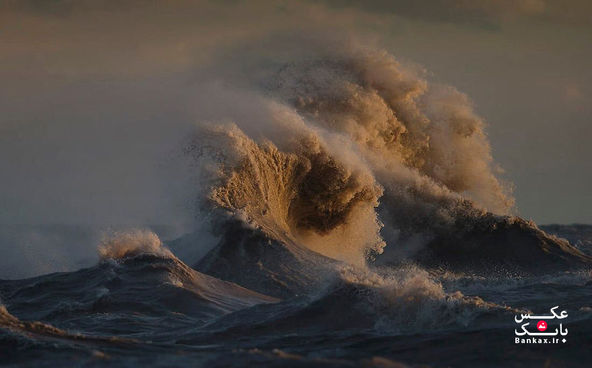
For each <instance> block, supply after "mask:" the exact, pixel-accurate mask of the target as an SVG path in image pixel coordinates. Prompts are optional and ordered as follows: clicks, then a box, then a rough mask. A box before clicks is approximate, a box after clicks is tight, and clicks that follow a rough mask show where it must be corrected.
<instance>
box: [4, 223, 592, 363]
mask: <svg viewBox="0 0 592 368" xmlns="http://www.w3.org/2000/svg"><path fill="white" fill-rule="evenodd" d="M583 236H584V235H583ZM584 237H585V236H584ZM570 240H572V239H570ZM580 240H581V244H584V243H585V240H586V239H583V238H582V239H580ZM572 242H573V240H572ZM173 243H174V242H173ZM171 246H172V248H173V249H174V244H171ZM228 247H229V245H228V244H226V245H225V244H221V246H219V247H217V248H215V249H214V250H212V251H211V252H210V253H209V254H208V255H207V256H206V258H205V259H203V260H202V261H201V262H198V263H196V264H195V265H192V266H193V267H189V266H188V265H186V264H185V263H183V262H182V261H181V260H180V259H178V258H177V257H176V256H174V255H172V254H170V253H168V252H161V251H149V250H146V249H141V250H137V249H136V250H132V251H130V252H127V253H124V254H121V255H119V256H117V257H115V256H112V257H103V258H102V259H101V260H100V261H98V263H97V264H96V265H95V266H92V267H90V268H84V269H81V270H78V271H75V272H63V273H53V274H48V275H43V276H38V277H34V278H29V279H22V280H4V281H0V300H1V302H2V307H1V308H2V309H0V356H1V357H2V359H1V361H0V365H2V366H15V367H16V366H47V367H56V366H69V367H71V366H109V367H112V366H114V367H117V366H122V367H128V366H130V367H131V366H134V367H135V366H162V367H171V366H203V367H227V366H237V367H239V366H273V367H275V366H277V367H285V366H328V367H331V366H346V367H347V366H364V367H366V366H373V367H404V366H429V367H473V366H479V367H482V366H483V367H500V366H503V367H525V366H527V367H531V366H532V367H588V366H590V358H592V353H591V352H590V349H591V348H592V335H591V334H590V331H592V273H591V272H590V270H589V269H588V268H587V267H585V266H579V267H573V268H567V269H565V268H563V269H557V268H549V269H548V270H537V272H532V273H531V274H528V273H524V272H514V271H511V270H508V269H506V268H498V269H497V270H496V271H491V270H488V271H487V272H469V271H466V270H463V271H462V272H461V271H457V270H454V269H443V268H441V267H428V266H426V265H419V264H417V263H415V262H407V263H404V264H402V263H400V264H389V265H381V266H370V267H369V268H367V269H366V268H364V269H361V268H356V267H353V266H348V265H344V264H340V263H338V262H334V261H330V260H328V259H325V258H324V257H322V256H320V255H318V254H316V253H313V252H311V251H308V250H303V249H297V248H293V247H290V246H287V245H285V244H278V243H273V242H269V241H267V243H266V242H265V241H264V240H263V239H261V238H257V237H255V238H253V239H251V240H250V242H243V243H242V244H241V245H240V246H237V245H236V244H235V248H233V249H232V250H229V249H228ZM535 266H536V265H535ZM200 271H201V272H200ZM206 273H208V274H210V275H212V276H208V275H206ZM223 280H230V281H223ZM241 280H243V281H244V282H242V283H241V282H237V281H241ZM232 281H234V283H233V282H232ZM238 284H241V285H240V286H239V285H238ZM555 306H559V309H558V311H566V313H567V314H568V317H566V318H565V319H562V320H561V321H558V320H554V321H553V320H552V321H550V322H549V326H550V329H549V330H553V329H554V328H555V327H557V325H558V323H559V322H561V323H562V327H563V328H567V329H568V334H567V335H565V336H560V335H558V336H559V337H561V338H565V339H566V342H559V343H556V344H516V343H515V338H516V336H515V329H516V328H517V329H518V330H520V324H518V323H516V322H515V317H516V315H521V314H535V315H549V314H550V308H552V307H555ZM530 327H532V326H530Z"/></svg>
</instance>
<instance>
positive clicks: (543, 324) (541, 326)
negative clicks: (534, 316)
mask: <svg viewBox="0 0 592 368" xmlns="http://www.w3.org/2000/svg"><path fill="white" fill-rule="evenodd" d="M537 328H538V330H539V331H545V330H546V329H547V322H545V321H539V322H538V323H537Z"/></svg>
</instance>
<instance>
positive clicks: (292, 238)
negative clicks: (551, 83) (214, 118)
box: [187, 47, 579, 265]
mask: <svg viewBox="0 0 592 368" xmlns="http://www.w3.org/2000/svg"><path fill="white" fill-rule="evenodd" d="M272 69H273V68H272ZM255 74H256V75H257V76H258V78H259V79H257V81H256V82H257V83H258V85H259V86H260V92H259V97H257V98H251V99H250V100H249V101H250V104H249V106H248V109H246V110H245V111H244V114H243V115H242V116H243V118H242V119H241V114H240V113H238V114H236V117H235V118H234V119H233V120H232V121H230V122H220V123H211V122H208V123H203V124H199V126H198V129H197V133H196V134H195V137H194V138H193V140H192V141H191V142H190V144H189V145H188V146H187V152H188V153H189V154H190V155H192V156H193V157H194V158H195V159H196V160H197V162H198V163H199V164H200V165H201V166H200V172H201V173H202V175H203V180H204V181H202V182H201V184H200V185H201V186H202V189H203V190H204V191H205V196H206V197H207V198H208V199H209V201H208V204H207V205H213V206H214V207H216V208H221V209H224V210H225V211H227V212H228V213H230V214H231V216H234V217H235V218H238V219H240V220H241V221H243V223H244V224H246V225H248V226H250V227H253V228H256V229H259V230H261V231H263V233H264V234H266V235H267V236H269V237H270V238H272V239H275V240H278V241H280V242H281V243H283V244H286V245H290V246H298V247H305V248H308V249H311V250H313V251H315V252H318V253H320V254H322V255H325V256H328V257H331V258H334V259H337V260H342V261H346V262H348V263H351V264H355V265H364V264H365V263H366V262H367V260H368V259H374V258H376V256H377V255H379V254H382V253H383V252H384V251H385V250H386V251H388V252H390V255H389V256H388V257H382V258H384V259H390V258H393V257H395V258H400V257H403V258H408V257H414V256H415V255H417V254H418V253H422V251H424V250H425V249H426V246H428V245H429V246H431V247H432V248H433V247H434V244H436V245H437V246H440V245H441V244H446V251H448V250H449V246H448V244H449V243H454V242H457V239H461V240H462V239H464V238H470V237H473V238H475V237H478V236H477V235H476V233H482V234H483V236H485V237H487V236H490V237H494V238H495V237H496V236H498V235H499V234H498V233H499V232H500V231H502V232H504V231H505V230H499V229H506V228H512V227H516V228H519V229H518V230H516V231H517V232H523V233H529V234H531V235H530V237H531V238H536V239H535V240H533V242H538V241H541V239H543V238H544V239H543V240H542V241H543V242H545V241H546V242H550V243H553V244H555V243H554V240H552V239H548V238H546V235H544V233H543V232H541V231H540V230H538V229H537V228H536V226H535V225H534V224H532V223H529V222H526V221H523V220H521V219H519V218H517V217H514V216H512V215H511V212H512V209H513V206H514V200H513V198H512V195H511V186H510V185H509V184H508V183H506V182H504V181H503V180H502V179H500V177H499V174H500V173H501V169H500V168H499V167H498V166H497V165H496V164H495V163H494V162H493V159H492V156H491V149H490V145H489V142H488V140H487V136H486V133H485V130H484V126H485V124H484V122H483V120H482V119H481V118H479V117H478V116H477V115H476V114H475V113H474V112H473V110H472V107H471V104H470V101H469V100H468V98H467V97H466V96H465V95H463V94H462V93H460V92H458V91H456V90H455V89H454V88H451V87H446V86H439V85H430V84H429V83H428V82H427V81H426V80H425V79H424V78H422V76H421V73H420V72H418V71H416V70H414V69H412V68H409V67H404V66H403V65H402V64H401V63H399V62H398V61H397V60H396V59H395V58H394V57H393V56H391V55H389V54H388V53H386V52H384V51H380V50H372V49H367V48H363V47H347V48H344V49H343V50H341V51H338V52H336V51H332V52H331V53H327V54H325V55H321V56H317V57H314V58H311V59H306V60H302V61H299V62H294V63H289V64H285V65H280V66H277V67H276V68H275V69H273V70H272V71H266V72H264V73H255ZM239 109H240V108H239ZM253 111H256V113H254V112H253ZM253 119H255V121H253ZM525 229H526V230H525ZM508 231H509V230H508ZM488 234H489V235H488ZM491 234H494V235H491ZM541 234H543V235H541ZM496 239H497V238H496ZM477 240H478V239H477ZM386 244H389V245H390V246H389V247H387V246H386ZM471 246H472V245H470V246H467V245H466V244H463V242H462V241H461V242H460V248H459V252H461V251H464V250H465V249H469V252H468V253H470V252H471V251H472V250H471ZM552 247H555V248H561V249H564V248H565V246H563V245H557V246H555V245H552ZM428 248H429V247H428ZM389 249H390V250H389ZM431 250H433V249H431ZM569 251H570V252H571V251H572V250H571V248H570V249H569ZM388 252H387V253H388ZM423 253H425V252H423ZM435 253H437V254H438V256H440V255H441V252H440V253H438V252H437V251H436V252H435ZM454 253H455V252H449V254H454ZM424 256H425V254H422V257H424ZM578 256H579V255H578ZM424 258H425V257H424Z"/></svg>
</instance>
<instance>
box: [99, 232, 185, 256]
mask: <svg viewBox="0 0 592 368" xmlns="http://www.w3.org/2000/svg"><path fill="white" fill-rule="evenodd" d="M98 250H99V254H100V256H101V258H103V259H122V258H125V257H129V256H133V255H137V254H141V253H150V254H155V255H159V256H162V257H172V256H173V253H171V251H170V250H168V249H167V248H166V247H165V246H164V245H163V244H162V242H161V241H160V239H159V238H158V235H156V234H154V233H153V232H152V231H150V230H140V229H132V230H127V231H121V232H116V233H114V234H110V235H105V236H104V237H103V239H102V241H101V244H100V245H99V247H98Z"/></svg>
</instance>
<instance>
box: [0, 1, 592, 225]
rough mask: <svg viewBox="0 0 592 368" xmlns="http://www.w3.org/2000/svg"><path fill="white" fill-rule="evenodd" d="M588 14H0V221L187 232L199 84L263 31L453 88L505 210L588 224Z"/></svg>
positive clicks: (278, 5)
mask: <svg viewBox="0 0 592 368" xmlns="http://www.w3.org/2000/svg"><path fill="white" fill-rule="evenodd" d="M590 4H592V2H589V1H551V0H515V1H511V0H501V1H495V0H481V1H479V0H477V1H470V0H434V1H427V0H426V1H413V2H410V1H397V0H395V1H387V0H385V1H363V2H354V1H345V0H343V1H340V0H334V1H310V2H298V3H297V4H296V2H271V1H249V2H242V1H217V2H214V1H197V2H196V1H172V2H164V1H163V2H151V3H147V2H144V1H128V2H115V1H84V0H82V1H59V0H57V1H42V0H38V1H33V0H30V1H4V2H1V3H0V24H2V26H1V29H0V80H1V81H2V83H0V111H1V114H0V172H1V173H2V177H1V180H0V222H1V223H56V222H67V223H76V222H81V223H145V222H151V223H156V222H159V223H166V222H175V221H180V222H183V221H188V216H190V215H189V213H190V212H191V211H190V209H189V208H188V207H191V206H190V205H188V204H187V202H191V201H188V199H187V198H188V197H190V196H191V195H192V193H191V180H190V177H191V173H188V172H187V171H186V170H187V168H186V167H185V166H183V165H182V164H180V163H179V161H182V159H181V158H179V157H178V152H176V150H175V147H176V145H178V144H179V142H180V140H182V139H183V137H184V135H185V134H186V133H187V130H188V129H189V126H190V125H191V122H192V121H194V120H195V119H196V118H197V117H198V116H200V101H204V96H201V95H200V83H202V81H203V79H204V77H205V76H210V77H211V74H212V73H215V72H216V70H217V66H218V65H219V64H221V63H223V62H228V60H227V59H228V58H229V57H231V55H232V58H233V60H232V62H233V65H235V66H237V67H238V68H240V67H241V65H242V64H241V60H240V57H239V58H237V57H236V55H237V53H236V52H232V50H241V47H242V48H247V49H248V50H244V55H245V59H244V63H248V62H249V61H250V60H251V59H249V58H248V57H247V56H246V55H247V54H249V53H251V54H257V53H264V52H267V51H268V49H269V48H270V47H271V46H270V45H271V44H272V42H271V41H269V40H270V39H272V38H273V37H274V36H275V35H277V34H302V33H307V34H310V35H312V36H311V37H328V36H330V35H331V34H339V35H345V36H347V37H352V38H356V39H358V40H367V42H373V43H375V44H376V45H378V46H379V47H382V48H385V49H386V50H388V51H389V52H391V53H392V54H393V55H395V56H396V57H397V58H399V59H400V60H402V61H404V62H405V63H408V64H414V65H417V66H418V67H421V68H424V69H425V70H426V72H427V78H428V79H429V80H431V81H434V82H441V83H445V84H449V85H452V86H455V87H456V88H458V89H459V90H460V91H462V92H464V93H466V94H467V95H468V96H469V97H470V98H471V99H472V101H473V102H474V105H475V110H476V112H477V113H478V114H480V115H481V116H482V117H483V118H484V119H485V120H486V121H487V123H488V129H487V130H488V134H489V137H490V140H491V144H492V149H493V156H494V158H495V160H496V161H497V162H498V163H499V164H500V166H501V167H502V168H504V169H505V171H506V172H505V174H504V178H505V179H506V180H508V181H511V182H513V183H514V185H515V189H514V195H515V197H516V204H517V211H518V214H520V215H522V216H523V217H526V218H531V219H534V220H535V221H536V222H538V223H552V222H554V223H572V222H581V223H592V189H591V188H592V164H591V161H590V159H591V158H592V144H590V140H591V138H592V70H591V66H592V47H591V45H592V5H590ZM245 45H249V47H245ZM252 45H257V46H256V47H252ZM294 47H302V45H298V44H295V45H294ZM239 55H240V54H239ZM202 103H205V102H202Z"/></svg>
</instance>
